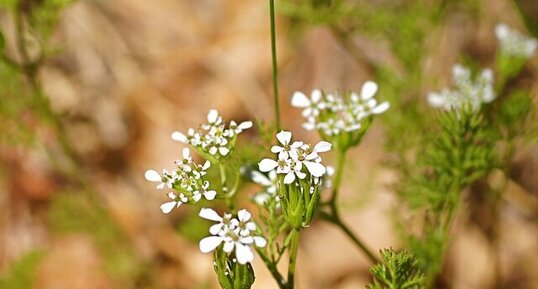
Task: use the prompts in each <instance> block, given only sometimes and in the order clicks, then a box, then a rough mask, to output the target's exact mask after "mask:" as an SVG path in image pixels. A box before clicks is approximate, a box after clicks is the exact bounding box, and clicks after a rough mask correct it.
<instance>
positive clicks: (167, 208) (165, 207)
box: [161, 201, 177, 214]
mask: <svg viewBox="0 0 538 289" xmlns="http://www.w3.org/2000/svg"><path fill="white" fill-rule="evenodd" d="M176 205H177V202H176V201H172V202H168V203H164V204H162V205H161V211H162V212H163V213H165V214H168V213H170V212H171V211H172V209H173V208H174V207H175V206H176Z"/></svg>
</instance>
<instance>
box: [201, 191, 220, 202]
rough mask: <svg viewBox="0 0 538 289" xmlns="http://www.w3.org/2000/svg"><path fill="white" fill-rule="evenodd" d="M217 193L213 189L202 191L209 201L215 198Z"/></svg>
mask: <svg viewBox="0 0 538 289" xmlns="http://www.w3.org/2000/svg"><path fill="white" fill-rule="evenodd" d="M216 195H217V192H215V191H207V192H205V193H204V197H205V199H206V200H208V201H211V200H213V199H215V196H216Z"/></svg>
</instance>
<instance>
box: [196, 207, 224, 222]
mask: <svg viewBox="0 0 538 289" xmlns="http://www.w3.org/2000/svg"><path fill="white" fill-rule="evenodd" d="M198 216H200V217H202V218H204V219H207V220H211V221H215V222H221V221H222V217H221V216H219V214H218V213H217V212H215V210H213V209H209V208H202V209H201V210H200V213H199V214H198Z"/></svg>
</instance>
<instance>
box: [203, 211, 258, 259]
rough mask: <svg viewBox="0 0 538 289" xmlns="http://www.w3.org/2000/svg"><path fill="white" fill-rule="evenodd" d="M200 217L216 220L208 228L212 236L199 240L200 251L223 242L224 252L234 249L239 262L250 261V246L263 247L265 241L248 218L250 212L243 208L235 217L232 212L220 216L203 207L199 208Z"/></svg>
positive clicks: (212, 248)
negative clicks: (257, 233)
mask: <svg viewBox="0 0 538 289" xmlns="http://www.w3.org/2000/svg"><path fill="white" fill-rule="evenodd" d="M199 215H200V217H202V218H204V219H207V220H211V221H214V222H217V224H214V225H213V226H211V227H210V228H209V233H211V235H212V236H209V237H206V238H203V239H202V240H201V241H200V244H199V245H200V251H202V253H209V252H212V251H213V250H215V249H216V248H217V247H218V246H219V245H220V244H222V243H224V245H223V248H222V249H223V250H224V252H226V253H228V254H230V253H232V252H233V251H234V249H235V257H236V258H237V262H239V264H246V263H250V262H252V260H253V259H254V254H253V252H252V248H251V246H252V245H253V244H254V245H256V246H257V247H265V245H266V244H267V241H266V240H265V239H264V238H263V237H260V236H257V235H254V234H255V233H256V224H255V223H254V222H252V221H251V220H250V218H251V214H250V213H249V212H248V211H247V210H245V209H243V210H240V211H239V212H238V213H237V218H233V216H232V214H224V216H222V217H221V216H220V215H219V214H218V213H217V212H215V211H214V210H212V209H206V208H203V209H202V210H200V214H199Z"/></svg>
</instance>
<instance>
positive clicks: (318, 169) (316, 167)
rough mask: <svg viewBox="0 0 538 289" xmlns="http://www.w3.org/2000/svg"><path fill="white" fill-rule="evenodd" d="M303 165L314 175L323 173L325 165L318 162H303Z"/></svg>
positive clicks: (317, 175)
mask: <svg viewBox="0 0 538 289" xmlns="http://www.w3.org/2000/svg"><path fill="white" fill-rule="evenodd" d="M304 165H305V166H306V168H307V169H308V171H309V172H310V174H311V175H313V176H314V177H321V176H323V174H325V167H324V166H323V165H322V164H320V163H315V162H304Z"/></svg>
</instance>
